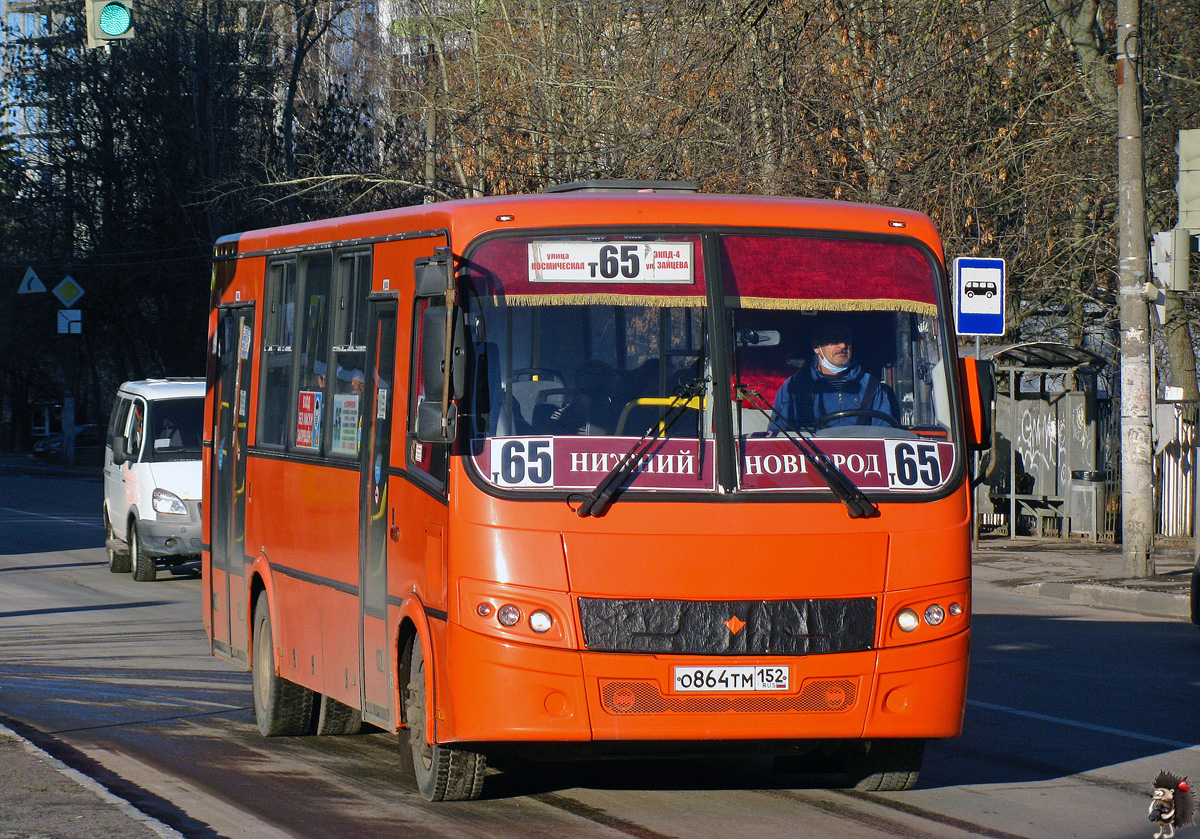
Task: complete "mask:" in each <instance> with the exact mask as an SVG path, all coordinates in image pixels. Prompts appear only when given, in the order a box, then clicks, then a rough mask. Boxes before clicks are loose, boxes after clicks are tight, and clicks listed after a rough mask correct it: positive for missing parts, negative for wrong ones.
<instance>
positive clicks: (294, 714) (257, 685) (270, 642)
mask: <svg viewBox="0 0 1200 839" xmlns="http://www.w3.org/2000/svg"><path fill="white" fill-rule="evenodd" d="M253 629H254V637H253V638H252V639H251V641H250V643H251V644H253V645H254V661H253V663H252V664H251V666H250V669H251V675H252V681H253V694H254V720H255V722H257V723H258V730H259V731H260V732H262V734H263V736H264V737H277V736H298V735H301V734H308V733H310V731H311V729H312V724H313V701H314V695H313V692H312V691H311V690H309V689H308V688H306V687H301V686H300V685H298V684H296V683H295V682H291V681H288V680H287V679H285V678H283V677H282V676H279V675H278V674H276V672H275V655H274V650H275V641H274V638H273V637H272V635H271V609H270V607H269V606H268V605H267V593H266V592H260V593H259V595H258V599H257V600H256V601H255V603H254V624H253Z"/></svg>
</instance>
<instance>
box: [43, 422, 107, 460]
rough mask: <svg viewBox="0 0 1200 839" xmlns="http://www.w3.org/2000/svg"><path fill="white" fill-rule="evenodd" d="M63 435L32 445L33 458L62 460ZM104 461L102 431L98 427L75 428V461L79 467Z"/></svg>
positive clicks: (84, 426)
mask: <svg viewBox="0 0 1200 839" xmlns="http://www.w3.org/2000/svg"><path fill="white" fill-rule="evenodd" d="M65 440H66V435H65V434H51V435H50V436H48V437H43V438H42V439H40V440H38V441H37V442H36V443H34V444H33V456H34V457H37V458H41V459H43V460H62V457H63V442H64V441H65ZM103 461H104V430H103V429H102V428H101V427H100V426H98V425H77V426H75V459H74V462H75V463H77V464H79V465H81V466H95V465H99V464H100V463H102V462H103Z"/></svg>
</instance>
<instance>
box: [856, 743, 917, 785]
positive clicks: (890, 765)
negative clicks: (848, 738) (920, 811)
mask: <svg viewBox="0 0 1200 839" xmlns="http://www.w3.org/2000/svg"><path fill="white" fill-rule="evenodd" d="M924 759H925V741H924V740H866V741H863V742H861V743H851V744H849V745H848V746H847V755H846V774H847V775H849V777H850V783H851V784H853V785H854V788H855V789H860V790H869V791H872V792H899V791H901V790H906V789H912V788H913V787H914V786H915V785H916V783H917V779H918V778H919V777H920V775H921V762H922V761H923V760H924Z"/></svg>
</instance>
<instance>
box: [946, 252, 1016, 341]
mask: <svg viewBox="0 0 1200 839" xmlns="http://www.w3.org/2000/svg"><path fill="white" fill-rule="evenodd" d="M954 316H955V325H956V327H957V329H958V334H959V335H997V336H999V335H1003V334H1004V260H1003V259H972V258H969V257H965V256H960V257H957V258H956V259H955V260H954Z"/></svg>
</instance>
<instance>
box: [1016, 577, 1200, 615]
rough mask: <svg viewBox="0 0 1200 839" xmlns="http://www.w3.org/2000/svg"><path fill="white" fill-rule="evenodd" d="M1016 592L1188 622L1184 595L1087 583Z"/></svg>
mask: <svg viewBox="0 0 1200 839" xmlns="http://www.w3.org/2000/svg"><path fill="white" fill-rule="evenodd" d="M1017 591H1020V592H1024V593H1027V594H1036V595H1040V596H1042V597H1052V598H1055V599H1057V600H1067V601H1070V602H1071V603H1077V604H1079V605H1081V606H1095V607H1097V608H1101V609H1116V610H1119V611H1123V612H1138V613H1139V614H1143V615H1146V616H1148V617H1155V618H1171V619H1173V620H1184V621H1188V622H1191V620H1192V605H1191V598H1190V597H1189V596H1188V595H1186V594H1171V593H1169V592H1163V591H1146V590H1145V589H1131V588H1117V587H1116V586H1105V585H1097V584H1090V583H1029V584H1027V585H1023V586H1017Z"/></svg>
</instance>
